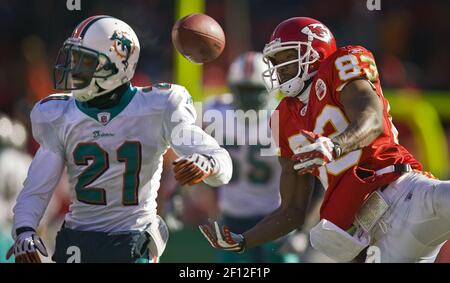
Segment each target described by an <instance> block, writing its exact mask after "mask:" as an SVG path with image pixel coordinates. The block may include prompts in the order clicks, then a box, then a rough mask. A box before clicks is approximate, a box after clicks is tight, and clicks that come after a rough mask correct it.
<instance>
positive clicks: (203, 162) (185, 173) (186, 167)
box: [173, 153, 216, 186]
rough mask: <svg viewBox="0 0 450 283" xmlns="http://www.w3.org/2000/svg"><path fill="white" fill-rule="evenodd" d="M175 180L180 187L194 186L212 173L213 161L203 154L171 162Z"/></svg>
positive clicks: (214, 163)
mask: <svg viewBox="0 0 450 283" xmlns="http://www.w3.org/2000/svg"><path fill="white" fill-rule="evenodd" d="M173 165H175V166H174V167H173V171H174V173H175V179H176V180H177V181H178V182H179V183H180V184H181V185H182V186H184V185H190V186H192V185H195V184H198V183H200V182H201V181H203V180H204V179H206V178H208V176H209V175H211V174H213V173H214V169H215V167H216V162H215V160H214V159H213V158H212V157H210V156H206V155H203V154H198V153H194V154H192V155H189V156H183V157H180V158H178V159H177V160H175V161H174V162H173Z"/></svg>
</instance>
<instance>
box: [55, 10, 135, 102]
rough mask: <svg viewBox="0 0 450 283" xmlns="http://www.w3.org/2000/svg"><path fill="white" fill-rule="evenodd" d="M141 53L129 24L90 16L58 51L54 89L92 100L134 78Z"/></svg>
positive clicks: (81, 98)
mask: <svg viewBox="0 0 450 283" xmlns="http://www.w3.org/2000/svg"><path fill="white" fill-rule="evenodd" d="M139 51H140V45H139V40H138V38H137V36H136V34H135V32H134V31H133V29H132V28H131V27H130V26H129V25H128V24H126V23H125V22H123V21H121V20H119V19H116V18H113V17H110V16H93V17H90V18H88V19H86V20H84V21H82V22H81V23H80V24H79V25H78V26H77V27H76V28H75V30H74V31H73V33H72V35H71V36H70V37H69V38H68V39H67V40H66V41H65V42H64V44H63V47H62V48H61V50H60V51H59V54H58V59H57V60H56V64H55V68H54V78H53V79H54V84H55V88H56V89H58V90H66V91H72V94H73V96H74V97H75V99H77V100H78V101H88V100H91V99H93V98H94V97H96V96H100V95H102V94H104V93H106V92H108V91H111V90H113V89H115V88H117V87H118V86H120V85H122V84H124V83H126V82H129V81H130V80H131V79H132V78H133V75H134V72H135V70H136V66H137V62H138V60H139Z"/></svg>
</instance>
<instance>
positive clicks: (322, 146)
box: [292, 131, 341, 176]
mask: <svg viewBox="0 0 450 283" xmlns="http://www.w3.org/2000/svg"><path fill="white" fill-rule="evenodd" d="M302 135H303V136H305V137H306V138H307V140H308V141H309V142H311V144H308V145H305V146H302V147H300V148H299V149H298V150H296V152H295V155H294V156H293V157H292V159H293V160H294V161H298V163H296V164H295V165H294V169H295V170H299V171H298V174H305V173H312V174H313V175H316V176H317V175H319V171H318V168H319V167H321V166H323V165H325V164H327V163H330V162H331V161H333V160H334V159H336V158H337V157H339V156H340V154H341V153H340V147H337V144H334V143H333V142H332V141H331V139H329V138H327V137H324V136H321V135H318V134H315V133H312V132H308V131H302ZM336 149H337V150H336Z"/></svg>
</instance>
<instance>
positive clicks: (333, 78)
mask: <svg viewBox="0 0 450 283" xmlns="http://www.w3.org/2000/svg"><path fill="white" fill-rule="evenodd" d="M331 59H332V62H330V65H329V69H328V72H327V73H328V74H329V75H328V77H327V78H326V79H327V80H328V84H329V85H331V86H332V87H331V88H332V94H334V98H335V99H336V100H337V101H340V94H341V91H342V89H343V88H344V87H345V85H346V84H347V83H349V82H351V81H353V80H357V79H365V80H367V81H369V82H370V83H371V85H372V87H373V89H374V90H375V89H376V88H375V85H376V84H378V83H379V75H378V70H377V66H376V64H375V58H374V57H373V54H372V53H371V52H370V51H368V50H367V49H365V48H364V47H362V46H345V47H342V48H340V49H338V50H337V51H336V52H335V54H333V56H332V58H331ZM330 69H331V70H330Z"/></svg>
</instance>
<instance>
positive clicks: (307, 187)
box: [199, 158, 312, 252]
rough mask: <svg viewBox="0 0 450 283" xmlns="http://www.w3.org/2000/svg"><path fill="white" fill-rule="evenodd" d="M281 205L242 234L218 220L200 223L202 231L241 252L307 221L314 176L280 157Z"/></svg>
mask: <svg viewBox="0 0 450 283" xmlns="http://www.w3.org/2000/svg"><path fill="white" fill-rule="evenodd" d="M279 160H280V164H281V167H282V173H281V178H280V194H281V205H280V207H279V208H278V209H276V210H275V211H274V212H272V213H271V214H269V215H268V216H266V217H265V218H264V219H263V220H261V221H260V222H259V223H258V224H256V225H255V226H254V227H253V228H251V229H250V230H248V231H246V232H244V233H243V234H242V235H239V234H235V233H233V232H232V231H230V230H229V229H228V227H226V226H223V227H220V226H219V225H218V224H217V223H213V224H212V225H211V224H205V225H200V227H199V228H200V230H201V232H202V233H203V235H204V236H205V237H206V238H207V239H208V241H209V242H210V243H211V245H212V246H213V247H215V248H217V249H223V250H228V251H235V252H240V251H243V250H244V249H246V248H252V247H255V246H258V245H261V244H264V243H266V242H269V241H272V240H275V239H277V238H280V237H282V236H284V235H286V234H288V233H289V232H291V231H292V230H294V229H296V228H299V227H301V225H303V223H304V219H305V214H306V209H307V207H308V203H309V200H310V196H311V192H312V189H311V188H312V186H311V181H312V180H311V179H310V178H312V177H311V176H310V175H298V174H297V173H296V171H295V170H294V169H293V167H294V166H293V164H294V162H293V161H291V160H290V159H289V158H279Z"/></svg>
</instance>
